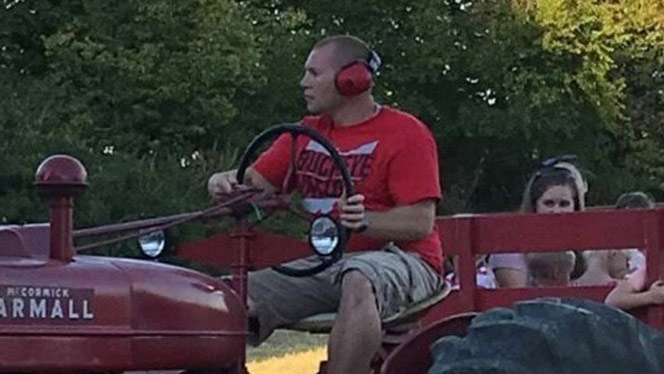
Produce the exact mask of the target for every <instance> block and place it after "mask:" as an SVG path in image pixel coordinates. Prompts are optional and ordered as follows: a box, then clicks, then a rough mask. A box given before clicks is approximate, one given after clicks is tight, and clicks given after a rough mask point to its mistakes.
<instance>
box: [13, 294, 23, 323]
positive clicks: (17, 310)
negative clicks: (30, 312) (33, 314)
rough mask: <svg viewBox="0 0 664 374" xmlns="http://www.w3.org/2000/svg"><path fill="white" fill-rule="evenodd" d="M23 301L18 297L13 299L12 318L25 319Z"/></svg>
mask: <svg viewBox="0 0 664 374" xmlns="http://www.w3.org/2000/svg"><path fill="white" fill-rule="evenodd" d="M24 306H25V304H24V303H23V299H19V298H18V297H16V298H14V299H12V318H23V307H24Z"/></svg>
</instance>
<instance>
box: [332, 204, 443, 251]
mask: <svg viewBox="0 0 664 374" xmlns="http://www.w3.org/2000/svg"><path fill="white" fill-rule="evenodd" d="M363 202H364V196H362V195H354V196H351V197H350V198H348V200H347V201H345V202H343V201H342V203H341V211H342V214H341V222H342V224H343V225H344V226H346V227H348V228H350V229H355V230H357V229H360V228H362V227H363V226H364V225H367V226H366V231H363V234H364V235H367V236H371V237H374V238H379V239H387V240H417V239H422V238H424V237H426V236H427V235H429V234H430V233H431V231H432V230H433V228H434V222H435V219H436V203H435V201H434V200H431V199H427V200H422V201H419V202H416V203H414V204H410V205H402V206H397V207H394V208H392V209H389V210H385V211H380V212H376V211H371V212H367V211H365V210H364V203H363Z"/></svg>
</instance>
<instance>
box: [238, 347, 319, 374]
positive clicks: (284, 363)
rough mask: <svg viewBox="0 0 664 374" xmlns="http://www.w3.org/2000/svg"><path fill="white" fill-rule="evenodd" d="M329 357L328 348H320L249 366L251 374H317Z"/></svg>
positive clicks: (269, 359)
mask: <svg viewBox="0 0 664 374" xmlns="http://www.w3.org/2000/svg"><path fill="white" fill-rule="evenodd" d="M326 357H327V348H325V347H318V348H314V349H309V350H306V351H301V352H295V353H289V354H286V355H284V356H279V357H271V358H266V359H263V360H260V361H252V362H249V363H248V364H247V368H248V370H249V373H250V374H279V373H287V374H315V373H317V372H318V367H319V363H320V361H322V360H325V359H326Z"/></svg>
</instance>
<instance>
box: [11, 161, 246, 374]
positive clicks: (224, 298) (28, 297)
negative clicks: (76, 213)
mask: <svg viewBox="0 0 664 374" xmlns="http://www.w3.org/2000/svg"><path fill="white" fill-rule="evenodd" d="M35 179H36V185H37V186H38V187H39V188H40V190H41V191H42V192H44V194H45V195H46V197H47V198H48V199H49V202H50V207H51V214H50V217H51V220H50V222H49V224H36V225H25V226H17V225H12V226H0V244H1V245H0V372H40V371H59V372H74V371H88V372H91V371H94V372H100V371H128V370H154V369H216V370H217V371H218V372H222V371H223V372H228V370H234V369H236V368H239V367H243V363H242V362H239V360H240V358H241V357H243V354H244V346H245V341H246V330H247V328H246V312H245V307H244V302H243V300H242V299H241V298H240V297H239V296H238V295H237V294H236V293H235V292H234V291H233V290H232V289H231V288H230V287H228V286H227V285H226V284H225V283H224V282H222V281H221V280H219V279H215V278H211V277H208V276H205V275H203V274H201V273H198V272H195V271H192V270H188V269H182V268H178V267H174V266H169V265H164V264H159V263H156V262H147V261H138V260H129V259H112V258H103V257H92V256H80V255H75V254H74V251H73V247H72V227H73V200H74V197H75V195H76V194H77V193H79V192H81V191H82V190H83V188H84V187H85V184H86V172H85V169H84V168H83V166H82V165H81V164H80V162H78V161H77V160H75V159H73V158H71V157H68V156H54V157H51V158H49V159H47V160H46V161H44V163H42V165H41V166H40V167H39V169H38V171H37V173H36V177H35ZM242 370H244V369H242ZM242 370H240V369H237V370H236V371H237V372H242Z"/></svg>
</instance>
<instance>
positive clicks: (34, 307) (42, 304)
mask: <svg viewBox="0 0 664 374" xmlns="http://www.w3.org/2000/svg"><path fill="white" fill-rule="evenodd" d="M30 318H46V299H41V300H39V303H37V300H35V299H30Z"/></svg>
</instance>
